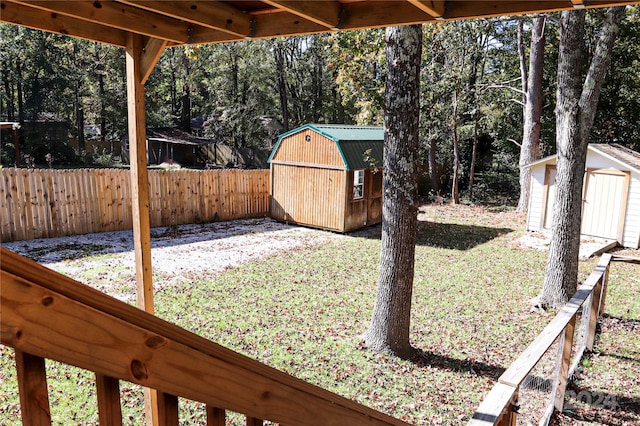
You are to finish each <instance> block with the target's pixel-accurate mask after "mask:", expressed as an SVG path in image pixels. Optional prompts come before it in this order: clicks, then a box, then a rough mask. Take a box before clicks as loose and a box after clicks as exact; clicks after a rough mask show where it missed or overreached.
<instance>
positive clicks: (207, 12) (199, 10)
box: [122, 0, 251, 38]
mask: <svg viewBox="0 0 640 426" xmlns="http://www.w3.org/2000/svg"><path fill="white" fill-rule="evenodd" d="M122 3H127V4H130V5H135V6H137V7H140V8H143V9H146V10H150V11H153V12H158V13H161V14H163V15H166V16H169V17H172V18H176V19H180V20H183V21H186V22H191V23H192V24H198V25H202V26H205V27H207V28H210V29H213V30H217V31H222V32H224V33H228V34H232V35H235V36H239V37H240V38H244V37H248V36H249V35H250V34H251V15H249V14H247V13H244V12H243V11H242V10H239V9H237V8H235V7H233V6H230V5H227V4H225V3H222V2H211V1H188V2H186V1H181V2H169V1H148V0H142V1H140V0H122Z"/></svg>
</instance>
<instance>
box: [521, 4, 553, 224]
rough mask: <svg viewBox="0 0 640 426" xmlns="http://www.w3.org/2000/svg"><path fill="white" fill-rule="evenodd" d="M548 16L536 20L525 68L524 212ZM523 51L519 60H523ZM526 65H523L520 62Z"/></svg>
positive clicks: (536, 144) (536, 153)
mask: <svg viewBox="0 0 640 426" xmlns="http://www.w3.org/2000/svg"><path fill="white" fill-rule="evenodd" d="M545 19H546V18H545V17H544V16H539V17H536V18H534V20H533V29H532V30H531V52H530V53H529V75H528V77H527V74H526V71H524V72H523V75H522V77H523V84H522V90H523V92H524V110H523V115H524V120H523V121H524V125H523V131H522V146H521V148H520V160H519V162H518V165H519V166H520V199H519V200H518V208H517V211H519V212H524V211H526V210H527V208H528V206H529V196H530V192H531V188H530V187H531V168H529V167H525V166H527V165H528V164H531V163H532V162H534V161H535V160H537V159H538V158H539V157H540V117H541V116H542V74H543V69H544V45H545V36H544V27H545ZM523 55H524V52H522V53H521V58H520V62H521V64H523V63H524V62H525V61H524V57H523ZM521 66H522V68H523V69H524V65H521Z"/></svg>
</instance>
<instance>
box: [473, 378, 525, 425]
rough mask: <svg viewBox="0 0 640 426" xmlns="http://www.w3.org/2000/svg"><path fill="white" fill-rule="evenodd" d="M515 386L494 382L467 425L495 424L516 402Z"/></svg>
mask: <svg viewBox="0 0 640 426" xmlns="http://www.w3.org/2000/svg"><path fill="white" fill-rule="evenodd" d="M516 399H517V388H515V387H513V386H509V385H505V384H503V383H496V384H495V385H493V388H491V391H490V392H489V393H488V394H487V396H486V397H485V398H484V400H483V401H482V403H481V404H480V406H479V407H478V409H477V410H476V412H475V413H473V416H471V420H469V422H468V423H467V426H488V425H495V424H498V422H500V420H501V419H502V418H504V417H505V416H507V415H508V413H506V411H507V410H509V411H510V409H511V405H512V404H514V403H515V402H516Z"/></svg>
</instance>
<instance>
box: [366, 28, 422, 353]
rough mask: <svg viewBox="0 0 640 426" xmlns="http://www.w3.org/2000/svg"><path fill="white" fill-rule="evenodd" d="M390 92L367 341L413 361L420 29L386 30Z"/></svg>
mask: <svg viewBox="0 0 640 426" xmlns="http://www.w3.org/2000/svg"><path fill="white" fill-rule="evenodd" d="M386 42H387V45H386V55H387V72H388V75H387V87H386V92H385V115H384V122H385V125H384V127H385V138H384V139H385V140H384V145H385V146H384V149H385V155H384V179H383V189H384V198H383V212H382V217H383V221H382V251H381V253H380V274H379V277H378V292H377V295H376V303H375V306H374V309H373V315H372V318H371V324H370V326H369V329H368V330H367V331H366V332H365V333H364V335H363V338H364V341H365V343H366V344H367V345H369V347H370V348H371V349H373V350H376V351H389V352H391V353H393V354H395V355H397V356H399V357H402V358H408V357H410V356H411V355H412V353H413V348H412V347H411V344H410V342H409V325H410V321H411V294H412V290H413V275H414V257H415V243H416V225H417V216H416V212H417V206H416V204H415V200H416V198H417V177H418V175H417V167H416V166H417V164H418V161H417V160H418V116H419V95H420V57H421V50H422V28H421V26H420V25H411V26H402V27H389V28H387V30H386Z"/></svg>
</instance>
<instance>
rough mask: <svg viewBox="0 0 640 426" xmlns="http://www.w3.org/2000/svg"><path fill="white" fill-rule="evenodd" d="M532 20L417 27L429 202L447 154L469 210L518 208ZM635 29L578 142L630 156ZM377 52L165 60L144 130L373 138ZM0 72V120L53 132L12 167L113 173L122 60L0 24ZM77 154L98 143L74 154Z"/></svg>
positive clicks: (545, 140) (32, 141) (359, 35)
mask: <svg viewBox="0 0 640 426" xmlns="http://www.w3.org/2000/svg"><path fill="white" fill-rule="evenodd" d="M602 14H603V11H598V10H593V11H590V12H589V13H588V15H587V16H588V20H587V22H588V26H589V28H588V31H587V34H588V39H587V40H586V43H587V51H589V50H590V49H591V48H593V47H595V41H596V40H597V35H598V34H597V29H598V28H600V23H601V21H602V17H603V15H602ZM558 19H559V15H554V14H549V15H547V21H546V27H545V35H546V42H545V43H546V46H545V57H544V80H543V99H544V102H543V109H542V117H541V146H540V155H541V156H546V155H551V154H553V153H554V152H555V116H554V108H555V92H556V77H557V76H556V74H557V55H558V42H559V34H558V25H557V24H558ZM520 20H521V21H520ZM531 21H532V17H521V18H492V19H476V20H470V21H458V22H446V23H435V24H430V25H424V26H423V27H422V28H423V43H424V45H423V50H422V52H423V53H422V68H421V81H422V84H421V96H420V156H419V158H420V162H421V163H422V164H425V165H426V164H431V165H432V169H434V170H437V173H436V174H437V176H438V181H437V182H433V181H432V182H431V185H430V188H431V191H432V194H434V195H435V194H436V193H439V194H447V193H448V192H449V191H450V188H451V186H452V172H451V171H452V170H453V168H454V160H455V159H454V152H455V151H456V150H457V151H458V152H459V161H460V174H459V178H458V179H459V186H460V189H461V190H462V191H466V194H467V195H469V196H470V198H472V199H475V200H480V199H495V198H496V197H498V198H500V199H503V200H506V201H517V198H518V193H519V183H518V177H519V166H518V157H519V153H520V144H521V140H522V127H523V106H522V102H523V92H522V84H521V66H522V63H523V61H524V63H526V61H527V55H528V48H529V45H530V36H531V27H532V25H531ZM520 23H522V25H519V24H520ZM639 24H640V7H638V6H633V7H629V8H628V10H627V14H626V19H625V20H624V21H623V23H622V26H621V31H620V35H619V37H618V39H617V41H616V45H615V48H614V56H613V61H612V64H611V67H610V69H609V73H608V75H607V77H606V81H605V84H604V86H603V89H602V93H601V97H600V102H599V105H598V112H597V114H596V119H595V123H594V126H593V129H592V133H591V139H590V142H591V143H619V144H621V145H624V146H627V147H629V148H632V149H636V150H638V149H640V97H639V96H638V93H640V25H639ZM519 26H520V28H521V30H520V32H519V31H518V27H519ZM384 45H385V43H384V29H370V30H362V31H350V32H339V33H328V34H314V35H306V36H296V37H287V38H281V39H273V40H254V41H245V42H238V43H226V44H218V45H204V46H185V47H175V48H170V49H166V50H165V52H164V53H163V55H162V57H161V58H160V61H159V63H158V64H157V66H156V69H155V70H154V72H153V73H152V74H151V77H150V78H149V80H148V82H147V83H146V108H147V126H148V127H149V128H158V127H178V128H181V129H182V130H184V131H187V132H191V133H194V134H196V135H197V136H202V137H206V138H208V139H210V140H213V141H215V142H217V143H223V144H227V145H231V146H235V147H250V148H258V149H271V148H272V147H273V144H274V143H275V141H276V139H277V137H278V135H279V134H281V133H283V132H285V131H287V130H290V129H293V128H295V127H298V126H300V125H303V124H307V123H344V124H359V125H381V124H382V119H383V102H384V88H385V78H386V76H385V73H386V71H385V70H386V64H385V53H384ZM589 53H590V52H589ZM585 60H586V58H585ZM0 63H1V66H2V84H0V106H1V113H0V121H11V122H20V123H21V124H22V125H23V127H24V126H25V125H26V127H28V125H29V123H33V122H38V121H39V122H42V121H48V122H52V123H64V125H63V126H62V129H63V131H62V132H55V131H48V132H24V131H23V132H21V133H20V134H21V141H20V145H21V147H20V148H21V155H22V157H23V158H25V159H27V160H29V161H25V162H23V165H32V166H33V165H35V166H37V165H40V166H44V167H50V166H54V167H60V166H79V165H95V164H99V165H103V166H104V165H113V164H115V163H117V161H118V160H117V159H116V158H114V156H113V154H114V149H113V146H114V145H115V144H119V143H120V141H121V140H122V139H123V138H124V137H125V136H126V128H127V117H126V111H127V108H126V75H125V61H124V49H119V48H116V47H112V46H108V45H102V44H99V43H94V42H89V41H85V40H81V39H76V38H71V37H65V36H59V35H55V34H50V33H45V32H41V31H35V30H30V29H26V28H22V27H18V26H12V25H6V24H0ZM87 141H101V142H103V144H102V145H100V144H91V145H92V149H87V146H88V145H87ZM456 145H457V147H456ZM99 146H100V147H102V148H100V149H98V148H96V147H99ZM456 148H457V149H456ZM13 149H14V147H13V142H12V140H11V138H10V137H8V135H7V132H4V131H3V139H2V147H1V149H0V155H1V162H2V165H3V166H12V165H14V164H15V158H14V151H13ZM430 160H431V163H430Z"/></svg>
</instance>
